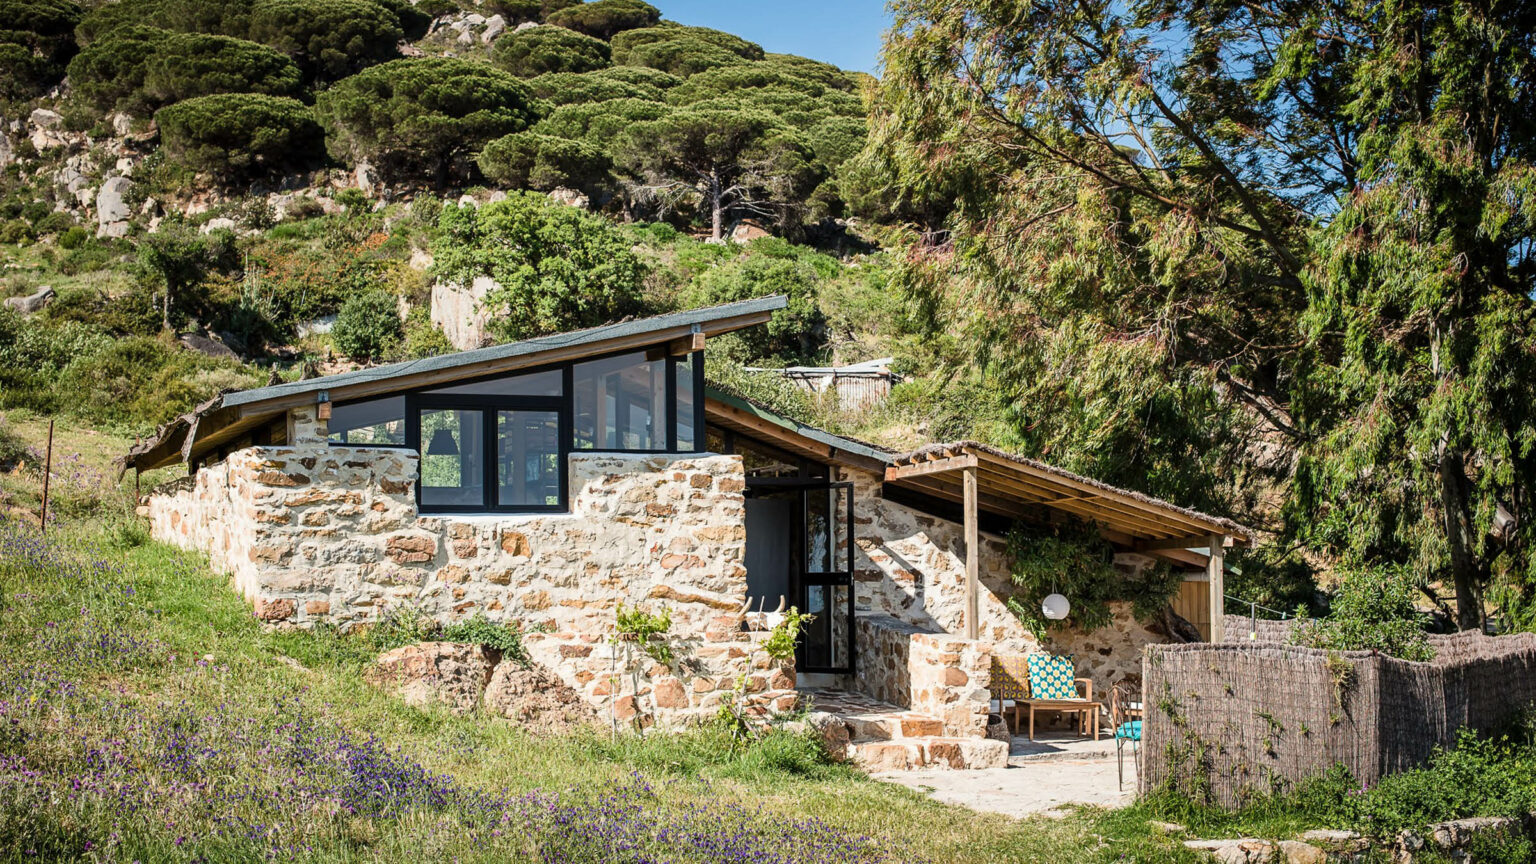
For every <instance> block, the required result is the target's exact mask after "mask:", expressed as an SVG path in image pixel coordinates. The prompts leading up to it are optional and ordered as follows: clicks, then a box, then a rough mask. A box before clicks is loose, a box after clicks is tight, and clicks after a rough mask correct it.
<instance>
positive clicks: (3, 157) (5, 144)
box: [0, 129, 16, 168]
mask: <svg viewBox="0 0 1536 864" xmlns="http://www.w3.org/2000/svg"><path fill="white" fill-rule="evenodd" d="M15 159H16V146H15V145H14V144H12V143H11V136H9V135H7V134H5V130H4V129H0V168H4V167H5V166H7V165H9V164H11V163H12V162H13V161H15Z"/></svg>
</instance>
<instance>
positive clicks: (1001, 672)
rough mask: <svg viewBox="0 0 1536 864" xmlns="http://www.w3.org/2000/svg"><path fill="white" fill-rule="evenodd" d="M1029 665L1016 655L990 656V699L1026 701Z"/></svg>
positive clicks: (1027, 696)
mask: <svg viewBox="0 0 1536 864" xmlns="http://www.w3.org/2000/svg"><path fill="white" fill-rule="evenodd" d="M1028 684H1029V664H1028V663H1026V662H1025V661H1024V658H1023V657H1021V656H1018V655H998V654H994V655H992V685H991V688H990V689H991V690H992V698H993V699H1015V700H1017V699H1028V698H1029V686H1028Z"/></svg>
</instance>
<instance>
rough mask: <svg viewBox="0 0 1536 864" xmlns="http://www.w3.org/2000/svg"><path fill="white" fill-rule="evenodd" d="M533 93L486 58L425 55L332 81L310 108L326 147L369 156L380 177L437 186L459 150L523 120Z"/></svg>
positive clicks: (351, 158)
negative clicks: (321, 128) (316, 116)
mask: <svg viewBox="0 0 1536 864" xmlns="http://www.w3.org/2000/svg"><path fill="white" fill-rule="evenodd" d="M531 101H532V97H531V96H530V95H529V93H528V90H527V88H526V87H524V86H523V85H522V84H521V83H520V82H519V81H518V80H517V79H516V78H514V77H512V76H511V75H510V74H508V73H506V72H503V71H501V70H500V69H496V68H495V67H493V66H490V65H489V64H486V63H479V62H475V61H472V60H458V59H453V58H445V57H432V58H427V57H423V58H413V59H408V60H395V61H393V62H390V63H385V64H383V65H380V66H374V67H372V68H369V69H365V70H363V71H362V72H360V73H358V74H357V75H354V76H352V77H350V78H347V79H345V80H343V81H341V82H339V83H337V84H336V85H335V86H334V87H332V88H331V89H329V90H327V91H325V92H323V93H321V94H320V96H319V98H318V99H317V104H316V111H317V113H318V114H319V117H320V122H321V123H322V124H323V125H324V127H325V130H326V136H327V141H326V144H327V146H328V147H329V148H330V150H331V153H332V155H334V156H336V157H337V158H339V159H343V160H346V161H348V162H352V163H356V162H361V161H367V162H370V163H372V164H373V165H374V166H375V167H376V168H377V169H378V170H379V171H380V172H381V175H382V176H383V177H385V178H386V179H399V178H406V177H425V178H431V179H432V180H434V181H435V182H436V184H437V185H438V186H439V187H441V186H443V185H446V182H447V180H448V178H449V177H450V176H451V175H452V173H453V172H454V170H455V169H456V168H457V167H459V165H458V164H456V163H457V160H458V159H459V157H466V158H467V157H469V156H471V155H473V154H475V153H478V152H479V151H480V149H481V148H482V147H484V146H485V143H486V142H488V141H490V140H492V139H494V138H500V137H501V136H503V135H510V134H512V133H513V132H521V131H522V130H523V129H524V128H526V127H527V126H528V124H529V122H530V121H531V120H532V118H533V115H534V109H533V106H532V104H531Z"/></svg>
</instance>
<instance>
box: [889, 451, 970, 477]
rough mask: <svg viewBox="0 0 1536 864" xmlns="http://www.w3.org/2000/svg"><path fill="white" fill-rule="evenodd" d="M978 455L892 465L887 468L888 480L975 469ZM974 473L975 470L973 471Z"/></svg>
mask: <svg viewBox="0 0 1536 864" xmlns="http://www.w3.org/2000/svg"><path fill="white" fill-rule="evenodd" d="M975 467H976V457H975V456H971V455H965V456H946V457H944V458H943V459H934V460H933V461H931V462H911V463H908V464H906V465H892V466H891V467H889V468H887V469H885V479H886V480H887V481H892V480H901V479H903V478H906V477H920V476H922V475H924V474H942V473H944V472H946V471H962V470H968V469H974V468H975ZM972 473H973V474H974V473H975V472H974V471H972Z"/></svg>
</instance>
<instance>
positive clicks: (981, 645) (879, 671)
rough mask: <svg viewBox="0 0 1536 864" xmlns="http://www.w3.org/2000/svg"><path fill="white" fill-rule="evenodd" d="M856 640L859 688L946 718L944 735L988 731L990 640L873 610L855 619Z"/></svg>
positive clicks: (963, 735) (966, 735)
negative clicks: (929, 628) (937, 630)
mask: <svg viewBox="0 0 1536 864" xmlns="http://www.w3.org/2000/svg"><path fill="white" fill-rule="evenodd" d="M854 639H855V644H856V646H857V650H858V657H859V671H858V676H857V677H856V679H855V681H856V686H857V687H858V688H859V689H861V690H863V691H864V692H865V693H868V694H869V695H871V696H873V697H875V698H876V699H879V700H881V701H883V702H889V703H891V704H893V705H900V706H903V707H906V708H910V709H911V710H913V711H917V712H920V713H923V714H927V715H929V716H931V717H935V718H938V719H940V720H942V721H943V723H944V733H943V734H944V735H946V736H949V737H952V738H982V737H985V736H986V734H987V710H988V702H989V700H990V699H991V693H990V692H989V691H988V690H987V687H988V686H989V685H990V681H991V674H992V646H991V643H988V642H984V641H971V640H968V639H965V638H963V637H960V636H953V635H950V634H948V633H931V632H927V631H924V630H923V629H922V628H920V627H917V626H916V625H914V624H910V623H908V622H905V621H900V620H898V619H896V618H892V617H891V616H889V615H873V614H871V615H860V616H858V617H857V618H856V619H855V627H854Z"/></svg>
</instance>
